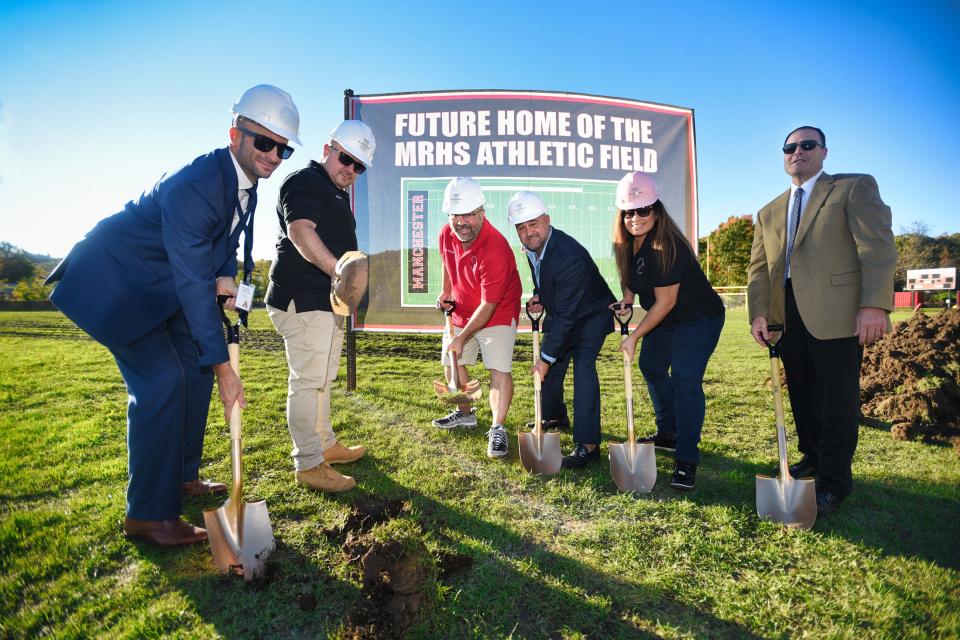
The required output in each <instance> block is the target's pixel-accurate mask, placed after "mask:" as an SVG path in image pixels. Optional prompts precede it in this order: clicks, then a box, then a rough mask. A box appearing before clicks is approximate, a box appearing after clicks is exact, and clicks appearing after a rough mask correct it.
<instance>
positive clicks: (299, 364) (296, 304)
mask: <svg viewBox="0 0 960 640" xmlns="http://www.w3.org/2000/svg"><path fill="white" fill-rule="evenodd" d="M375 147H376V141H375V140H374V137H373V131H371V130H370V127H368V126H367V125H366V124H364V123H362V122H360V121H359V120H346V121H344V122H342V123H341V124H340V126H338V127H337V128H336V129H335V130H334V131H333V133H332V134H331V135H330V142H329V144H325V145H324V146H323V159H322V160H321V161H320V162H316V161H311V162H310V164H309V165H308V166H307V167H305V168H303V169H301V170H299V171H297V172H295V173H292V174H290V175H289V176H287V178H286V179H285V180H284V181H283V184H282V185H281V187H280V199H279V201H278V202H277V216H278V217H279V218H280V239H279V241H278V242H277V258H276V260H274V261H273V265H272V266H271V268H270V286H269V288H268V289H267V295H266V303H267V312H268V313H269V314H270V320H271V321H272V322H273V325H274V326H275V327H276V328H277V331H279V332H280V334H281V335H282V336H283V342H284V344H285V346H286V352H287V363H288V364H289V366H290V378H289V390H288V394H287V426H288V428H289V429H290V437H291V438H292V439H293V451H292V452H291V455H292V456H293V462H294V467H295V468H296V480H297V482H299V483H300V484H304V485H307V486H309V487H312V488H314V489H318V490H320V491H346V490H348V489H351V488H353V487H355V486H356V484H357V483H356V481H355V480H354V479H353V478H351V477H350V476H345V475H342V474H340V473H338V472H337V471H335V470H334V469H333V468H332V467H331V466H330V464H336V463H344V462H353V461H354V460H357V459H358V458H360V457H361V456H363V454H364V453H366V449H365V448H364V447H363V446H354V447H345V446H344V445H342V444H341V443H340V442H338V441H337V436H336V434H335V433H334V432H333V427H332V425H331V423H330V386H331V385H332V384H333V381H334V380H335V379H336V377H337V369H338V368H339V365H340V352H341V349H342V347H343V318H342V317H340V316H337V315H335V314H334V313H333V309H332V308H331V306H330V281H331V277H332V276H333V275H334V271H335V268H336V265H337V260H338V259H339V258H340V256H341V255H343V254H344V253H346V252H347V251H354V250H356V249H357V234H356V221H355V220H354V217H353V212H352V210H351V209H350V195H349V194H348V193H347V191H346V189H347V188H348V187H350V185H352V184H353V183H354V181H355V180H356V179H357V176H358V175H360V174H361V173H363V172H364V171H366V169H367V167H369V166H372V160H373V152H374V149H375Z"/></svg>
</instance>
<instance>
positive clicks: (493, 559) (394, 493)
mask: <svg viewBox="0 0 960 640" xmlns="http://www.w3.org/2000/svg"><path fill="white" fill-rule="evenodd" d="M362 474H363V481H364V486H369V487H373V488H374V490H375V493H376V497H377V498H380V499H384V498H386V499H402V500H407V501H409V502H410V503H411V505H412V506H413V508H414V511H415V512H418V513H420V514H421V515H422V520H421V522H420V524H421V526H422V527H423V528H424V530H425V531H426V532H428V533H429V534H430V535H431V536H433V537H434V538H435V539H437V540H438V541H440V542H441V544H445V545H448V546H450V545H452V550H453V551H455V552H457V553H461V554H465V555H469V556H471V557H472V558H473V561H474V565H473V566H474V569H473V571H471V572H470V573H468V574H464V575H462V576H461V577H459V578H458V579H457V580H456V584H455V587H454V589H453V590H452V591H451V593H455V597H447V598H446V599H445V600H444V601H443V602H442V603H440V607H441V608H440V610H439V611H435V612H434V613H433V615H431V616H428V618H427V619H426V620H425V621H424V624H425V625H426V626H427V627H428V628H425V629H422V632H423V633H424V634H425V636H426V637H471V636H473V635H475V634H476V633H478V632H479V633H480V634H481V635H491V636H493V637H502V636H506V635H508V634H510V633H511V632H512V633H514V634H515V635H516V636H518V637H524V638H540V637H542V638H552V637H560V635H561V632H569V631H576V632H579V633H582V634H584V635H585V636H587V637H597V638H607V637H659V636H657V635H655V634H654V633H651V632H647V631H643V630H641V629H640V628H638V627H637V626H636V625H635V624H633V623H632V622H631V620H643V621H645V622H646V623H648V624H650V623H651V621H654V620H656V621H658V622H659V623H660V624H662V625H666V626H667V627H670V628H673V629H676V630H679V632H680V633H681V634H683V633H689V634H691V635H694V636H702V635H704V634H707V635H710V636H711V637H730V638H755V637H758V636H756V635H754V634H753V633H752V632H751V631H749V630H748V629H746V628H745V627H743V626H741V625H739V624H737V623H733V622H729V621H725V620H721V619H719V618H717V617H715V616H714V615H712V614H711V613H710V612H709V611H706V610H703V609H700V608H698V607H696V606H695V605H690V604H687V603H683V602H680V601H678V600H676V599H674V598H673V597H671V595H670V594H668V593H665V592H663V591H660V590H657V589H651V588H649V587H647V586H644V585H638V584H635V583H631V582H626V581H622V580H618V579H617V578H615V577H612V576H610V575H605V574H602V573H599V572H597V571H595V570H593V569H592V568H590V567H589V566H587V565H585V564H583V563H581V562H578V561H576V560H575V559H572V558H569V557H566V556H563V555H560V554H557V553H555V552H553V551H551V550H550V549H549V548H548V547H547V546H546V545H545V544H543V543H541V542H538V541H535V540H533V539H531V538H530V537H527V536H523V535H521V534H518V533H516V532H514V531H511V530H510V529H507V528H504V527H502V526H500V525H497V524H494V523H492V522H490V521H488V520H484V519H482V518H480V517H477V516H475V515H473V514H471V513H468V512H466V511H464V510H462V509H458V508H456V507H454V506H451V505H450V504H447V503H445V502H441V501H439V500H436V499H434V498H432V497H428V496H426V495H424V494H423V493H421V492H419V491H417V490H415V489H412V488H410V487H405V486H402V485H400V484H398V483H396V482H395V481H394V480H393V479H392V478H391V477H390V476H388V475H387V474H385V473H383V472H382V471H381V470H380V469H379V468H378V465H377V462H376V461H375V460H372V459H371V460H368V461H367V462H366V463H365V464H364V465H363V470H362ZM452 491H453V493H455V489H452ZM452 497H453V498H455V496H452ZM447 532H451V533H452V532H456V533H457V534H459V535H462V536H465V537H466V538H469V539H471V540H474V541H476V542H477V543H478V545H473V546H471V545H469V544H466V543H463V542H461V543H457V542H454V541H453V540H452V539H451V538H450V536H449V534H448V533H447ZM484 544H486V545H489V546H492V547H494V548H496V549H497V551H498V555H493V554H489V553H484V552H478V551H477V546H481V545H484ZM504 556H505V557H504ZM517 565H520V566H522V567H523V570H522V571H521V570H519V569H518V568H517ZM478 624H479V625H481V626H480V628H479V629H478V628H477V625H478ZM451 625H452V626H451Z"/></svg>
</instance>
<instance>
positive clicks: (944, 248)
mask: <svg viewBox="0 0 960 640" xmlns="http://www.w3.org/2000/svg"><path fill="white" fill-rule="evenodd" d="M895 241H896V244H897V270H896V272H895V274H894V289H895V290H896V291H902V290H903V287H904V284H905V283H906V274H907V269H922V268H928V267H958V268H960V233H951V234H941V235H939V236H931V235H930V228H929V227H928V226H927V225H925V224H924V223H922V222H914V223H913V224H911V225H909V226H908V227H907V228H905V229H901V230H900V233H899V234H898V235H896V236H895ZM752 243H753V218H752V216H749V215H744V216H731V217H730V218H728V219H727V220H726V221H724V222H722V223H721V224H720V225H719V226H718V227H717V228H716V229H714V230H713V231H711V232H710V234H709V235H707V236H704V237H702V238H700V241H699V252H700V258H699V259H700V266H701V267H702V268H703V271H704V273H706V274H707V277H708V279H709V280H710V284H712V285H713V286H715V287H730V286H744V285H746V284H747V266H748V265H749V264H750V247H751V245H752ZM57 262H59V260H58V259H56V258H51V257H50V256H45V255H37V254H31V253H28V252H26V251H24V250H23V249H21V248H19V247H17V246H14V245H13V244H11V243H9V242H0V299H12V300H46V299H47V297H49V295H50V291H51V290H52V287H49V286H44V284H43V280H44V279H45V278H46V277H47V274H49V273H50V271H51V270H52V269H53V267H55V266H56V264H57ZM242 272H243V266H242V264H241V265H239V266H238V273H242ZM269 272H270V261H269V260H257V261H256V263H255V268H254V270H253V283H254V284H255V285H256V287H257V288H256V294H255V295H254V302H255V303H260V302H263V295H264V293H266V291H267V285H268V284H269V283H270V276H269ZM943 295H944V294H939V295H932V296H928V299H931V298H932V299H937V298H942V297H943Z"/></svg>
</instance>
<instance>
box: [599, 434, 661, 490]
mask: <svg viewBox="0 0 960 640" xmlns="http://www.w3.org/2000/svg"><path fill="white" fill-rule="evenodd" d="M609 449H610V475H611V476H613V481H614V483H615V484H616V485H617V488H618V489H620V491H627V492H633V493H650V491H651V490H652V489H653V485H655V484H656V483H657V458H656V455H655V454H654V447H653V444H652V443H649V442H647V443H644V444H637V443H636V442H634V443H633V446H632V447H631V446H630V442H624V443H622V444H611V445H610V446H609Z"/></svg>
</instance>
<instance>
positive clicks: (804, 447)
mask: <svg viewBox="0 0 960 640" xmlns="http://www.w3.org/2000/svg"><path fill="white" fill-rule="evenodd" d="M826 157H827V139H826V136H825V135H824V133H823V131H821V130H820V129H818V128H817V127H811V126H803V127H799V128H797V129H795V130H793V131H791V132H790V134H789V135H788V136H787V138H786V141H785V142H784V146H783V167H784V170H785V171H786V173H787V175H789V176H790V177H791V185H790V189H789V190H787V191H786V192H784V193H783V194H781V195H780V196H778V197H777V198H776V199H774V200H773V201H772V202H770V203H769V204H768V205H766V206H765V207H763V208H762V209H761V210H760V212H759V213H758V214H757V223H756V226H755V227H754V236H753V250H752V253H751V256H750V266H749V268H748V282H747V286H748V291H747V292H748V299H749V311H750V323H751V328H750V333H751V334H752V335H753V337H754V339H755V340H756V341H757V342H758V343H759V344H761V345H763V344H764V340H765V339H769V338H770V335H771V333H770V332H769V331H768V329H767V326H768V322H769V323H770V324H783V325H784V326H785V333H784V336H783V342H782V350H781V353H782V358H783V365H784V369H785V370H786V374H787V389H788V390H789V392H790V403H791V406H792V408H793V417H794V421H795V422H796V425H797V437H798V440H799V448H800V452H801V453H802V454H803V458H802V459H801V460H800V461H799V462H798V463H796V464H794V465H791V467H790V473H791V475H794V476H816V478H817V512H818V513H819V514H820V515H825V514H828V513H832V512H834V511H836V509H837V507H838V506H839V504H840V502H841V501H842V500H843V499H844V498H845V497H846V496H847V495H849V494H850V492H851V491H852V490H853V477H852V474H851V464H852V462H853V454H854V451H855V450H856V447H857V430H858V427H859V418H860V358H861V355H862V353H863V345H865V344H870V343H871V342H874V341H875V340H877V339H879V338H880V337H881V336H883V334H884V333H886V332H887V331H888V330H889V327H890V320H889V318H888V314H889V312H890V310H891V308H892V303H893V272H894V269H895V267H896V263H897V250H896V246H895V244H894V241H893V232H892V230H891V220H890V207H888V206H887V205H886V204H884V203H883V200H881V199H880V191H879V188H878V187H877V182H876V180H874V179H873V177H872V176H869V175H864V174H838V175H830V174H828V173H824V172H823V161H824V159H826Z"/></svg>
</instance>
